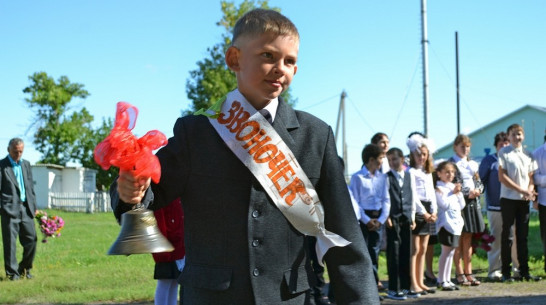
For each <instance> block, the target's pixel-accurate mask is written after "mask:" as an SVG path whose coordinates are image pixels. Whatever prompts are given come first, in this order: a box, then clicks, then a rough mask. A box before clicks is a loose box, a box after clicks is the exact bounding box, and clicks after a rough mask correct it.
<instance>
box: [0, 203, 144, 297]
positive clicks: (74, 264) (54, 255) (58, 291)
mask: <svg viewBox="0 0 546 305" xmlns="http://www.w3.org/2000/svg"><path fill="white" fill-rule="evenodd" d="M47 213H48V214H49V215H58V216H61V217H62V218H63V219H64V220H65V226H64V228H63V230H62V232H61V233H62V236H61V237H58V238H49V239H48V242H47V243H41V242H38V249H37V253H36V258H35V260H34V268H33V270H32V272H33V275H34V279H32V280H20V281H13V282H12V281H7V280H6V278H5V272H4V271H2V275H3V281H1V282H0V303H1V304H15V303H23V304H43V303H57V304H68V303H70V304H75V303H76V304H78V303H80V304H85V303H94V302H111V301H115V302H129V301H151V300H153V295H154V291H155V281H154V279H153V269H154V261H153V258H152V256H151V255H148V254H140V255H131V256H119V255H115V256H109V255H106V252H107V251H108V249H109V248H110V245H111V244H112V243H113V241H114V240H115V239H116V238H117V236H118V233H119V231H120V227H119V226H118V224H117V222H116V221H115V219H114V216H113V215H112V214H111V213H99V214H84V213H68V212H62V211H52V210H48V211H47ZM41 237H42V234H41V232H38V238H39V239H41ZM1 244H2V243H1V241H0V245H1ZM2 247H3V246H2ZM21 254H22V248H21V247H20V246H18V249H17V255H18V258H19V259H20V258H21ZM1 261H2V266H3V261H4V260H3V257H1Z"/></svg>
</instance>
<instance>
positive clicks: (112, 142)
mask: <svg viewBox="0 0 546 305" xmlns="http://www.w3.org/2000/svg"><path fill="white" fill-rule="evenodd" d="M137 116H138V109H137V108H136V107H135V106H133V105H131V104H129V103H126V102H118V103H117V109H116V121H115V123H114V128H112V131H111V132H110V134H109V135H108V136H107V137H106V138H105V139H104V140H103V141H102V142H100V143H99V144H98V145H97V146H96V147H95V151H94V158H95V162H97V164H98V165H100V166H101V167H102V169H104V170H107V169H109V168H110V166H115V167H118V168H120V169H122V170H127V171H130V170H132V171H133V172H134V174H135V176H137V177H150V178H152V181H153V182H154V183H158V182H159V178H160V177H161V165H160V164H159V160H158V159H157V157H156V156H155V155H154V154H153V153H152V152H153V151H154V150H155V149H158V148H160V147H161V146H163V145H165V144H167V137H165V135H164V134H163V133H161V132H160V131H158V130H151V131H148V132H147V133H146V134H145V135H144V136H142V137H141V138H139V139H137V138H136V137H135V135H133V133H132V132H131V130H132V129H133V128H134V127H135V123H136V119H137Z"/></svg>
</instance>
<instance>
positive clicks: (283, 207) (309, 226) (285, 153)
mask: <svg viewBox="0 0 546 305" xmlns="http://www.w3.org/2000/svg"><path fill="white" fill-rule="evenodd" d="M217 109H218V108H217ZM207 116H208V117H209V120H210V122H211V124H212V126H213V127H214V129H216V131H217V132H218V134H219V135H220V137H221V138H222V140H224V142H225V143H226V145H227V146H228V147H229V148H230V149H231V150H232V151H233V153H234V154H235V155H236V156H237V157H238V158H239V160H241V162H243V164H244V165H245V166H246V167H248V169H249V170H250V171H251V172H252V174H253V175H254V176H255V177H256V179H258V181H259V182H260V184H261V185H262V187H263V188H264V190H265V191H266V192H267V194H268V195H269V197H270V198H271V199H272V200H273V202H274V203H275V205H276V206H277V208H279V210H280V211H281V212H282V213H283V215H284V217H286V219H288V221H289V222H290V223H291V224H292V225H293V226H294V227H295V228H296V229H297V230H298V231H299V232H301V233H303V234H305V235H312V236H316V237H317V243H316V247H315V249H316V252H317V258H318V261H319V263H320V264H322V259H323V256H324V254H326V251H328V249H330V248H331V247H344V246H347V245H349V244H350V243H351V242H349V241H347V240H345V239H344V238H343V237H341V236H339V235H337V234H335V233H332V232H329V231H327V230H326V229H325V228H324V210H323V208H322V203H321V202H320V200H319V198H318V195H317V192H316V191H315V188H314V187H313V185H312V184H311V181H310V180H309V178H307V175H305V173H304V172H303V169H302V168H301V166H300V165H299V163H298V161H297V160H296V157H295V156H294V155H293V154H292V152H291V151H290V148H288V146H287V145H286V143H284V141H283V140H282V139H281V137H280V136H279V134H278V133H277V132H276V131H275V129H274V128H273V127H272V126H271V124H269V122H268V121H267V120H266V119H265V118H264V117H263V116H262V115H261V114H260V113H259V112H258V111H256V109H254V107H252V105H250V104H249V103H248V102H247V101H246V99H245V98H244V97H243V95H242V94H241V93H240V92H239V90H237V89H236V90H234V91H232V92H230V93H228V95H227V97H226V99H225V101H224V103H223V104H222V106H221V109H220V112H219V113H211V110H208V113H207Z"/></svg>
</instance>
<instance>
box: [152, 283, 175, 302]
mask: <svg viewBox="0 0 546 305" xmlns="http://www.w3.org/2000/svg"><path fill="white" fill-rule="evenodd" d="M177 301H178V282H177V281H176V280H175V279H169V280H157V287H156V289H155V300H154V304H155V305H176V304H177Z"/></svg>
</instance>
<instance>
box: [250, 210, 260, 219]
mask: <svg viewBox="0 0 546 305" xmlns="http://www.w3.org/2000/svg"><path fill="white" fill-rule="evenodd" d="M258 216H260V212H259V211H258V210H254V211H252V217H253V218H258Z"/></svg>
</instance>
